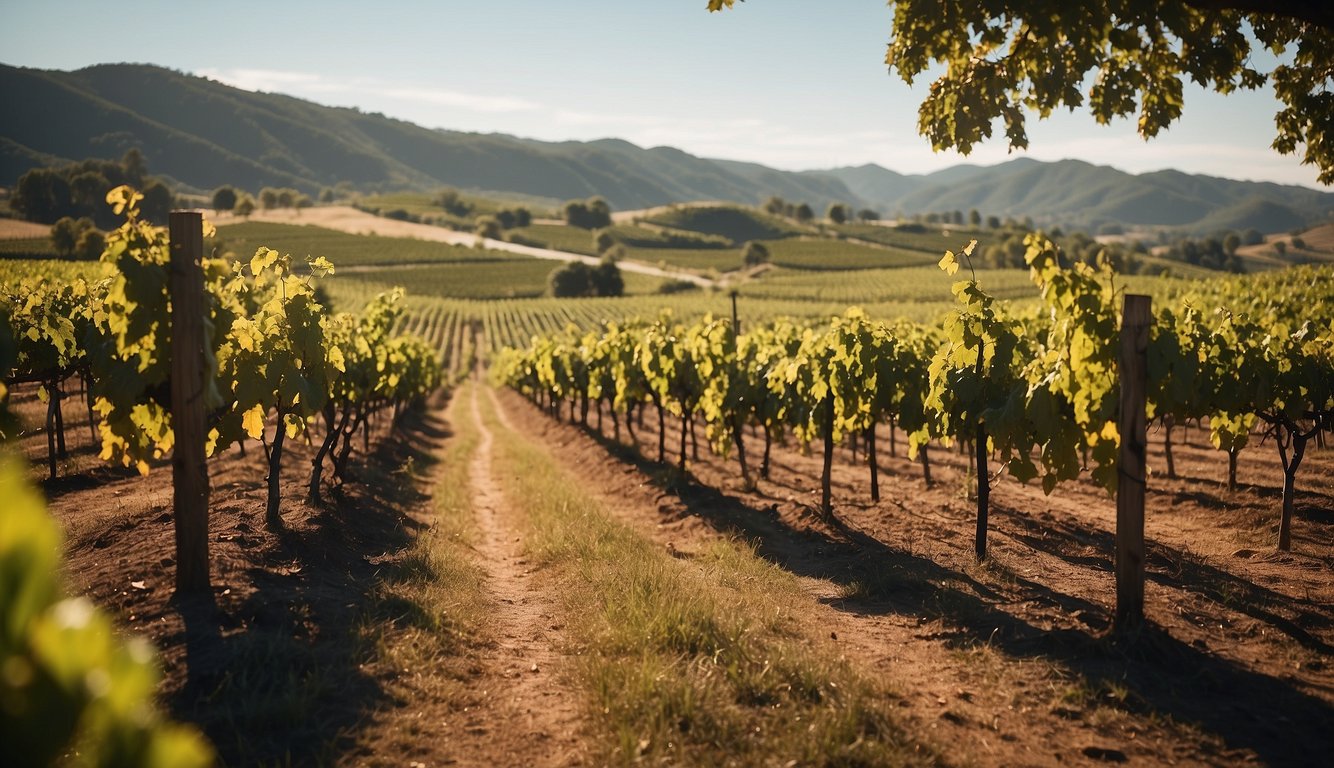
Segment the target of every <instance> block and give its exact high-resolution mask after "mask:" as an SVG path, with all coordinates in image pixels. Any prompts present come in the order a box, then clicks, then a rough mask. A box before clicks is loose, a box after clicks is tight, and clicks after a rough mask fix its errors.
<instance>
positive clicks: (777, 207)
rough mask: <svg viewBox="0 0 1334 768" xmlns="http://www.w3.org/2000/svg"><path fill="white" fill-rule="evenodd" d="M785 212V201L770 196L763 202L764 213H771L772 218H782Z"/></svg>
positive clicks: (776, 196)
mask: <svg viewBox="0 0 1334 768" xmlns="http://www.w3.org/2000/svg"><path fill="white" fill-rule="evenodd" d="M785 210H787V201H785V200H784V199H783V198H781V197H779V196H778V195H770V196H769V199H768V200H765V201H764V212H765V213H771V214H773V215H774V216H782V215H783V212H784V211H785Z"/></svg>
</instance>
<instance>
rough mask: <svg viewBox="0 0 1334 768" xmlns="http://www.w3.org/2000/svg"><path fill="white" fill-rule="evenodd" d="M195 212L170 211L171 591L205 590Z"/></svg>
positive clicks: (199, 232)
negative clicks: (173, 545) (173, 575)
mask: <svg viewBox="0 0 1334 768" xmlns="http://www.w3.org/2000/svg"><path fill="white" fill-rule="evenodd" d="M203 221H204V220H203V214H201V213H199V212H198V211H172V212H171V219H170V236H171V263H170V269H169V271H170V275H171V278H170V279H171V282H170V290H171V424H172V430H173V432H174V433H175V443H176V447H175V448H174V449H173V450H172V456H171V472H172V483H173V492H172V502H173V508H174V510H175V515H176V592H177V594H187V593H201V592H208V591H209V562H208V466H207V465H206V464H205V462H204V441H205V439H206V437H207V434H208V433H207V430H206V428H205V422H204V386H205V385H204V376H205V370H204V345H205V344H206V343H207V342H206V340H205V338H204V313H205V312H207V311H208V310H207V307H206V305H205V303H204V272H203V268H202V262H203V258H204V229H203Z"/></svg>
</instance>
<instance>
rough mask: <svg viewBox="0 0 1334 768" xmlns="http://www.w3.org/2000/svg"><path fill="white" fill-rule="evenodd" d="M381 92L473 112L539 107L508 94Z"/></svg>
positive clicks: (407, 89)
mask: <svg viewBox="0 0 1334 768" xmlns="http://www.w3.org/2000/svg"><path fill="white" fill-rule="evenodd" d="M381 93H383V94H384V95H385V96H387V97H389V98H391V99H400V100H403V101H411V102H418V103H421V102H425V103H428V104H435V105H438V106H442V107H458V108H459V109H467V110H471V111H473V112H529V111H532V110H535V109H540V106H539V105H538V104H534V103H533V102H531V101H526V100H524V99H515V98H510V97H508V96H484V95H481V94H475V93H464V92H462V91H447V90H440V89H436V88H416V87H410V86H399V87H394V88H388V89H385V90H383V91H381Z"/></svg>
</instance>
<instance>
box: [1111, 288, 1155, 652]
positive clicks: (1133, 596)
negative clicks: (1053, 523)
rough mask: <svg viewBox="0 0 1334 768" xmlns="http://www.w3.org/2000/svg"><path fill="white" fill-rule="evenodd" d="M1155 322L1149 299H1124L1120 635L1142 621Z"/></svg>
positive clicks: (1119, 506)
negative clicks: (1147, 408)
mask: <svg viewBox="0 0 1334 768" xmlns="http://www.w3.org/2000/svg"><path fill="white" fill-rule="evenodd" d="M1152 323H1153V312H1152V304H1151V300H1150V298H1149V297H1148V296H1129V295H1127V296H1126V301H1125V307H1124V310H1123V313H1122V315H1121V353H1120V371H1119V377H1120V379H1121V415H1120V418H1119V419H1118V421H1117V429H1118V431H1119V432H1120V435H1121V449H1120V455H1119V456H1118V459H1117V461H1118V466H1119V470H1118V478H1117V486H1116V620H1115V629H1116V631H1117V632H1128V631H1133V630H1135V629H1137V628H1138V627H1139V626H1140V625H1142V624H1143V623H1144V490H1145V456H1146V452H1147V447H1148V425H1147V418H1146V415H1145V389H1146V378H1147V374H1146V369H1147V364H1146V351H1147V349H1148V346H1149V326H1150V325H1151V324H1152Z"/></svg>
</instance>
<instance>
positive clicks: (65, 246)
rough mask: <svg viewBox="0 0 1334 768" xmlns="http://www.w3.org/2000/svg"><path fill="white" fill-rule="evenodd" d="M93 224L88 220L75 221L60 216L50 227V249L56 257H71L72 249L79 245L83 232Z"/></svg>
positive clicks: (71, 218) (69, 217)
mask: <svg viewBox="0 0 1334 768" xmlns="http://www.w3.org/2000/svg"><path fill="white" fill-rule="evenodd" d="M92 225H93V223H92V222H91V221H89V220H88V219H75V218H74V217H72V216H62V217H61V218H60V219H59V220H58V221H57V222H56V223H55V224H52V225H51V247H52V248H53V249H55V252H56V255H57V256H73V255H74V247H75V246H76V245H78V243H79V237H80V236H81V235H82V234H83V231H84V230H85V229H87V228H88V227H91V226H92Z"/></svg>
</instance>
